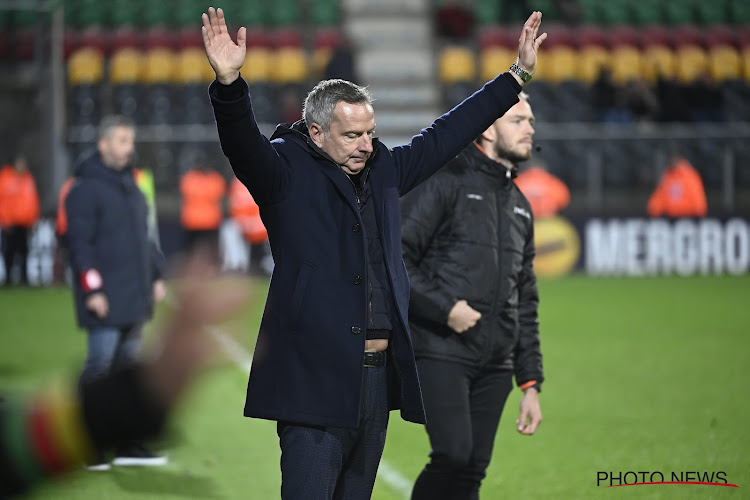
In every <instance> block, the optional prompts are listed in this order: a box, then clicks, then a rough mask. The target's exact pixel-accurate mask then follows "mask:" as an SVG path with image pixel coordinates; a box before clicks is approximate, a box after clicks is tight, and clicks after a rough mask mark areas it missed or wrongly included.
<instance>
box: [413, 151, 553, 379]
mask: <svg viewBox="0 0 750 500" xmlns="http://www.w3.org/2000/svg"><path fill="white" fill-rule="evenodd" d="M507 172H509V170H507V169H506V168H505V167H504V166H503V165H501V164H499V163H497V162H495V161H494V160H492V159H490V158H488V157H487V156H486V155H485V154H484V152H483V151H482V150H481V149H480V148H479V146H478V145H477V144H476V143H475V144H472V145H470V146H469V147H467V148H466V149H465V150H464V151H463V152H462V153H461V154H460V155H459V156H458V157H457V158H456V159H455V160H453V161H452V162H450V163H449V164H448V165H447V166H446V167H445V168H444V169H443V170H441V171H440V172H439V173H438V174H437V175H435V176H433V177H432V178H431V179H430V180H428V181H427V182H425V183H424V184H423V185H422V186H420V187H419V188H418V189H416V190H414V191H413V192H412V193H411V194H409V195H408V196H406V197H405V198H404V200H403V207H402V214H403V227H402V232H403V248H404V261H405V262H406V268H407V270H408V271H409V277H410V279H411V287H412V288H411V304H410V306H411V308H410V312H409V314H410V321H411V331H412V335H413V338H414V350H415V353H416V355H417V357H425V358H434V359H442V360H449V361H457V362H460V363H464V364H467V365H470V366H477V365H483V364H491V365H495V366H500V367H507V368H515V372H516V382H517V383H518V385H522V384H524V383H525V382H528V381H530V380H536V381H537V382H541V381H542V380H543V374H542V355H541V351H540V349H539V325H538V318H537V306H538V304H539V295H538V293H537V287H536V277H535V275H534V269H533V267H532V265H533V260H534V253H535V252H534V223H533V220H532V215H531V207H530V205H529V203H528V201H527V200H526V198H525V197H524V195H523V194H522V193H521V191H520V190H519V189H518V188H517V187H516V185H515V183H514V182H513V181H512V179H511V178H509V177H507V174H506V173H507ZM512 175H513V177H515V172H513V174H512ZM461 299H464V300H466V302H467V303H468V304H469V305H470V306H471V307H472V308H474V309H476V310H477V311H479V312H480V313H481V314H482V318H481V319H480V320H479V322H478V323H477V324H476V325H475V326H474V327H473V328H471V329H469V330H467V331H466V332H464V333H462V334H458V333H456V332H455V331H453V330H452V329H451V328H450V327H449V326H448V324H447V321H448V313H449V312H450V310H451V309H452V308H453V306H454V305H455V303H456V302H457V301H458V300H461Z"/></svg>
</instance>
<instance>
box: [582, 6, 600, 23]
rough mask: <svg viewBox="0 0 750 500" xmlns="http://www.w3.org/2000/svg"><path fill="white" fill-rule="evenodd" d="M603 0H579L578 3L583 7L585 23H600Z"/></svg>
mask: <svg viewBox="0 0 750 500" xmlns="http://www.w3.org/2000/svg"><path fill="white" fill-rule="evenodd" d="M600 4H601V2H600V1H599V0H578V5H579V6H580V7H581V14H582V18H583V22H584V23H591V24H594V25H596V24H599V23H601V22H602V18H601V14H600V11H599V7H600V6H601V5H600Z"/></svg>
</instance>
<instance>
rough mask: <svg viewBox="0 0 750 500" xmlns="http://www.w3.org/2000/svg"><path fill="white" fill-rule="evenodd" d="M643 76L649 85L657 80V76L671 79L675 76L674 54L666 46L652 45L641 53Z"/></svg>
mask: <svg viewBox="0 0 750 500" xmlns="http://www.w3.org/2000/svg"><path fill="white" fill-rule="evenodd" d="M642 69H643V76H644V77H645V78H646V80H648V81H649V82H651V83H655V82H656V81H657V80H658V79H659V75H664V76H666V77H672V76H674V75H675V54H674V51H672V49H670V48H669V47H667V46H666V45H652V46H650V47H647V48H646V49H645V50H644V51H643V67H642Z"/></svg>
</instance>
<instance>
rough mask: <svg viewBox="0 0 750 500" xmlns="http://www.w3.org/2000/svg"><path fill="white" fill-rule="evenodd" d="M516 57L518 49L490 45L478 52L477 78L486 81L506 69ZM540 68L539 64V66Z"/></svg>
mask: <svg viewBox="0 0 750 500" xmlns="http://www.w3.org/2000/svg"><path fill="white" fill-rule="evenodd" d="M516 57H518V51H517V50H516V51H514V50H511V49H509V48H507V47H500V46H498V47H492V48H489V49H486V50H483V51H482V52H481V53H480V54H479V78H480V80H481V81H483V82H487V81H490V80H492V79H493V78H495V77H496V76H497V75H498V73H502V72H503V71H506V70H507V69H508V68H509V67H510V65H511V64H513V61H515V60H516ZM539 68H540V69H541V65H540V66H539Z"/></svg>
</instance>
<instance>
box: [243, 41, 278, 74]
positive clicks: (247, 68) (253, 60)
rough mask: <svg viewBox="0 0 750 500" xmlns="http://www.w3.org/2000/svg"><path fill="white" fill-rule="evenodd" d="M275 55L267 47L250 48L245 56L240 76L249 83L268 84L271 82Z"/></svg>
mask: <svg viewBox="0 0 750 500" xmlns="http://www.w3.org/2000/svg"><path fill="white" fill-rule="evenodd" d="M272 59H273V55H272V52H271V50H270V49H268V48H266V47H250V48H248V49H247V52H246V54H245V62H244V64H243V65H242V68H240V74H242V77H243V78H244V79H245V80H246V81H247V82H248V83H253V82H268V81H270V80H271V61H272Z"/></svg>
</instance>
